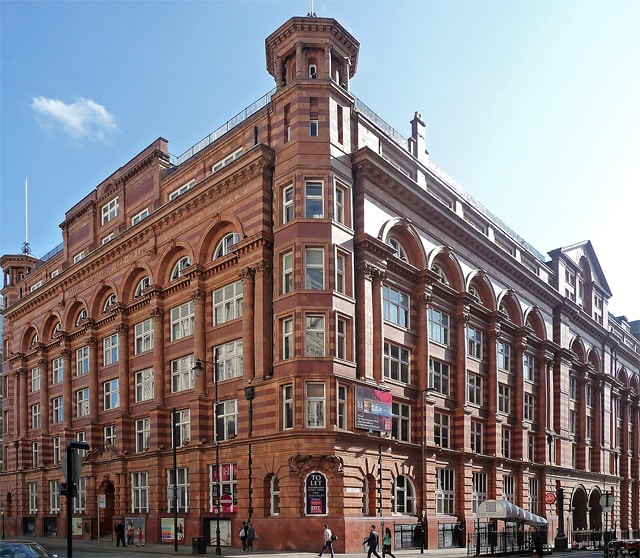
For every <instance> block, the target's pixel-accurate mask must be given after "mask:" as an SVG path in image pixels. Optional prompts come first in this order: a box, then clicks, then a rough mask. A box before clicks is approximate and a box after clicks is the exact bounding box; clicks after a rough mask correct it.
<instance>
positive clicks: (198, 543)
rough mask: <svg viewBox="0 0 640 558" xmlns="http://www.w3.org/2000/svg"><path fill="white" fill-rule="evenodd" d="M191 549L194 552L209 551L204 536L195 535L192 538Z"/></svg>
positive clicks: (202, 552) (203, 552) (204, 552)
mask: <svg viewBox="0 0 640 558" xmlns="http://www.w3.org/2000/svg"><path fill="white" fill-rule="evenodd" d="M191 551H192V552H191V553H192V554H206V553H207V543H206V542H205V540H204V537H193V538H192V539H191Z"/></svg>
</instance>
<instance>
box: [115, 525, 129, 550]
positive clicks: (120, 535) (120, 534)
mask: <svg viewBox="0 0 640 558" xmlns="http://www.w3.org/2000/svg"><path fill="white" fill-rule="evenodd" d="M115 530H116V546H120V541H122V546H127V543H126V542H125V540H124V521H119V522H118V523H116V527H115Z"/></svg>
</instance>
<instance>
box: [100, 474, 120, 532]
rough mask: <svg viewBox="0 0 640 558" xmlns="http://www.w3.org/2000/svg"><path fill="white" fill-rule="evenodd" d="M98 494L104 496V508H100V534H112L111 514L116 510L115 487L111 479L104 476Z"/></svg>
mask: <svg viewBox="0 0 640 558" xmlns="http://www.w3.org/2000/svg"><path fill="white" fill-rule="evenodd" d="M98 494H104V496H105V508H104V509H102V510H100V536H101V537H112V536H113V515H114V514H115V512H116V489H115V487H114V486H113V483H112V482H111V479H109V478H108V477H105V479H104V480H103V481H102V483H101V484H100V487H99V488H98Z"/></svg>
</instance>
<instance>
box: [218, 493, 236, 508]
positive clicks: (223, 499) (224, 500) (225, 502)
mask: <svg viewBox="0 0 640 558" xmlns="http://www.w3.org/2000/svg"><path fill="white" fill-rule="evenodd" d="M231 504H233V498H232V497H231V495H230V494H223V495H222V496H220V505H222V506H230V505H231Z"/></svg>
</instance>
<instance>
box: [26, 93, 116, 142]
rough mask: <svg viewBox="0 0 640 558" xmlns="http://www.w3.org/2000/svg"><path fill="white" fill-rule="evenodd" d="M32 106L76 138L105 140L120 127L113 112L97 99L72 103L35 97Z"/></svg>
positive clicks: (43, 117)
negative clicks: (96, 100)
mask: <svg viewBox="0 0 640 558" xmlns="http://www.w3.org/2000/svg"><path fill="white" fill-rule="evenodd" d="M31 108H32V109H33V110H34V112H35V113H36V114H37V115H38V116H39V117H40V118H42V119H43V120H44V122H45V123H46V124H49V125H60V126H61V127H62V128H63V129H64V130H65V131H66V132H67V133H69V134H70V135H72V136H73V137H75V138H89V139H91V140H94V141H104V140H105V139H106V138H107V136H108V135H109V134H111V133H112V132H115V131H117V129H118V126H117V125H116V119H115V116H114V115H113V114H110V113H109V112H108V111H107V109H105V108H104V107H103V106H102V105H100V104H98V103H96V102H95V101H92V100H91V99H85V98H83V97H80V98H78V99H77V100H76V101H75V102H73V103H70V104H67V103H65V102H63V101H61V100H60V99H47V98H46V97H34V98H33V101H32V103H31Z"/></svg>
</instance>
